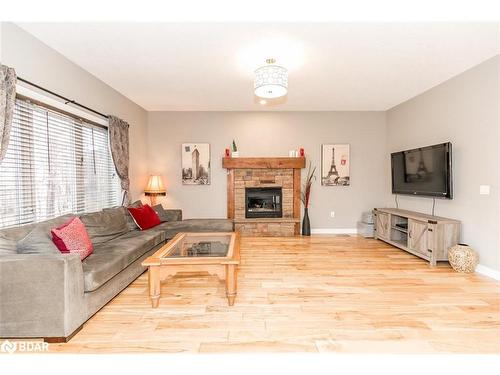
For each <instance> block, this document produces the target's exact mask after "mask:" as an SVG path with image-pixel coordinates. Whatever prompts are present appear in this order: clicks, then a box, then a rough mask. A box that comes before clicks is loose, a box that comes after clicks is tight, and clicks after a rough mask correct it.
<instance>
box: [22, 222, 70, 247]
mask: <svg viewBox="0 0 500 375" xmlns="http://www.w3.org/2000/svg"><path fill="white" fill-rule="evenodd" d="M73 217H74V215H71V214H69V215H64V216H59V217H56V218H55V219H51V220H47V221H42V222H40V223H37V224H35V225H34V226H33V229H32V230H31V231H30V232H29V233H28V234H27V235H26V237H24V238H23V239H22V240H20V241H19V242H18V243H17V252H18V253H20V254H50V253H54V254H59V250H58V249H57V247H56V245H54V242H52V235H51V233H50V231H51V229H52V228H54V227H58V226H60V225H62V224H63V223H65V222H67V221H68V220H70V219H72V218H73Z"/></svg>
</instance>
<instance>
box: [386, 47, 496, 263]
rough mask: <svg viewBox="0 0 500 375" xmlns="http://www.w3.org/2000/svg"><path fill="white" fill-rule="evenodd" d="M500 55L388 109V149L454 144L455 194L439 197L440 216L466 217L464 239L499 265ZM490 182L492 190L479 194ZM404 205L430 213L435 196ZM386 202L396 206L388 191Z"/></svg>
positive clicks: (486, 259)
mask: <svg viewBox="0 0 500 375" xmlns="http://www.w3.org/2000/svg"><path fill="white" fill-rule="evenodd" d="M499 65H500V58H499V57H498V56H497V57H495V58H492V59H490V60H488V61H486V62H484V63H482V64H480V65H478V66H476V67H474V68H472V69H470V70H468V71H466V72H464V73H462V74H460V75H459V76H457V77H454V78H452V79H450V80H448V81H446V82H445V83H443V84H441V85H439V86H437V87H435V88H433V89H431V90H429V91H427V92H425V93H423V94H421V95H419V96H417V97H415V98H413V99H411V100H409V101H407V102H405V103H403V104H400V105H398V106H397V107H394V108H392V109H391V110H389V111H388V112H387V146H388V152H387V159H386V179H385V180H386V183H387V188H386V191H388V192H389V191H390V190H389V189H390V185H389V182H390V170H389V163H390V161H389V156H388V155H389V152H393V151H398V150H403V149H408V148H413V147H419V146H426V145H431V144H436V143H440V142H447V141H451V142H452V143H453V174H454V175H453V180H454V199H453V200H438V201H437V203H436V215H439V216H448V217H451V218H456V219H459V220H461V221H462V241H464V242H466V243H468V244H470V245H471V246H472V247H474V248H475V249H476V250H477V251H478V252H479V255H480V263H481V264H482V265H485V266H488V267H491V268H494V269H497V270H500V256H499V253H500V241H499V234H500V218H499V212H500V211H499V208H500V194H499V188H500V116H499V110H500V105H499V103H500V97H499V91H500V78H499ZM479 185H490V186H491V194H490V195H479ZM399 202H400V208H405V209H409V210H415V211H421V212H427V213H430V212H431V205H432V200H431V199H428V198H416V197H406V196H400V198H399ZM387 203H388V204H389V205H391V206H393V205H394V200H393V197H392V196H390V193H388V196H387Z"/></svg>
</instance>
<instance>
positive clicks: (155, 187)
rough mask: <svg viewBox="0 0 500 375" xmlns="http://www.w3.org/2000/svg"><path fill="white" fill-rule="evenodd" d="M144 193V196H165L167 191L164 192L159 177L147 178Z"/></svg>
mask: <svg viewBox="0 0 500 375" xmlns="http://www.w3.org/2000/svg"><path fill="white" fill-rule="evenodd" d="M144 193H145V194H146V195H165V194H166V193H167V191H166V190H165V186H164V185H163V181H162V179H161V176H156V175H152V176H149V181H148V186H146V189H145V190H144Z"/></svg>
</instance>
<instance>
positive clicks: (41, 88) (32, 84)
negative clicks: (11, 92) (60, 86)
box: [17, 77, 109, 118]
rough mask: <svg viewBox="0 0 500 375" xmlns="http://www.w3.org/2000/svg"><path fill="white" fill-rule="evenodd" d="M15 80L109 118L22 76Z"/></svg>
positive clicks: (66, 102) (65, 102)
mask: <svg viewBox="0 0 500 375" xmlns="http://www.w3.org/2000/svg"><path fill="white" fill-rule="evenodd" d="M17 80H18V81H21V82H24V83H27V84H28V85H30V86H33V87H36V88H37V89H39V90H42V91H45V92H47V93H49V94H50V95H53V96H55V97H58V98H59V99H62V100H64V104H73V105H75V106H77V107H80V108H83V109H85V110H86V111H89V112H92V113H94V114H96V115H99V116H101V117H104V118H109V116H107V115H105V114H103V113H101V112H98V111H96V110H93V109H92V108H89V107H87V106H84V105H83V104H80V103H78V102H76V101H75V100H71V99H68V98H66V97H64V96H62V95H59V94H56V93H55V92H54V91H50V90H48V89H46V88H44V87H42V86H39V85H37V84H35V83H33V82H30V81H28V80H26V79H24V78H21V77H17Z"/></svg>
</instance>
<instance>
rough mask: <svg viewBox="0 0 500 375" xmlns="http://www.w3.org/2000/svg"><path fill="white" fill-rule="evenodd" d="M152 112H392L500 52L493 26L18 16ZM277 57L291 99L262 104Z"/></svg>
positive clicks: (46, 40) (37, 33)
mask: <svg viewBox="0 0 500 375" xmlns="http://www.w3.org/2000/svg"><path fill="white" fill-rule="evenodd" d="M20 26H21V27H22V28H24V29H25V30H26V31H28V32H30V33H31V34H33V35H34V36H36V37H37V38H38V39H40V40H42V41H43V42H44V43H46V44H47V45H49V46H51V47H52V48H54V49H55V50H57V51H59V52H60V53H61V54H63V55H64V56H66V57H67V58H68V59H70V60H72V61H73V62H75V63H76V64H78V65H79V66H81V67H83V68H84V69H86V70H87V71H89V72H90V73H92V74H93V75H95V76H96V77H98V78H99V79H101V80H102V81H104V82H106V83H107V84H108V85H110V86H111V87H113V88H114V89H116V90H117V91H119V92H120V93H122V94H123V95H125V96H126V97H128V98H130V99H131V100H133V101H134V102H136V103H137V104H139V105H141V106H142V107H143V108H145V109H146V110H150V111H162V110H165V111H216V110H220V111H240V110H241V111H255V110H286V111H314V110H387V109H389V108H391V107H393V106H395V105H397V104H399V103H401V102H403V101H405V100H408V99H410V98H412V97H414V96H416V95H418V94H420V93H422V92H423V91H425V90H427V89H429V88H431V87H433V86H436V85H437V84H439V83H441V82H443V81H445V80H447V79H449V78H451V77H453V76H455V75H457V74H459V73H461V72H463V71H465V70H467V69H469V68H471V67H473V66H474V65H477V64H479V63H481V62H482V61H484V60H486V59H488V58H490V57H492V56H494V55H496V54H498V53H499V36H498V31H499V28H498V24H496V23H413V24H412V23H392V24H388V23H385V24H384V23H319V24H308V23H283V24H272V23H268V24H257V23H248V24H243V23H232V24H215V23H205V24H196V23H21V24H20ZM269 57H273V58H275V59H276V60H277V62H278V63H279V64H280V65H283V66H285V67H287V68H288V69H289V71H290V73H289V94H288V96H287V98H286V102H285V103H282V104H279V105H274V106H269V105H268V106H262V105H260V104H258V103H257V101H256V100H255V98H254V96H253V70H254V69H255V68H257V67H258V66H259V65H262V64H263V63H264V60H265V59H266V58H269Z"/></svg>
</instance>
